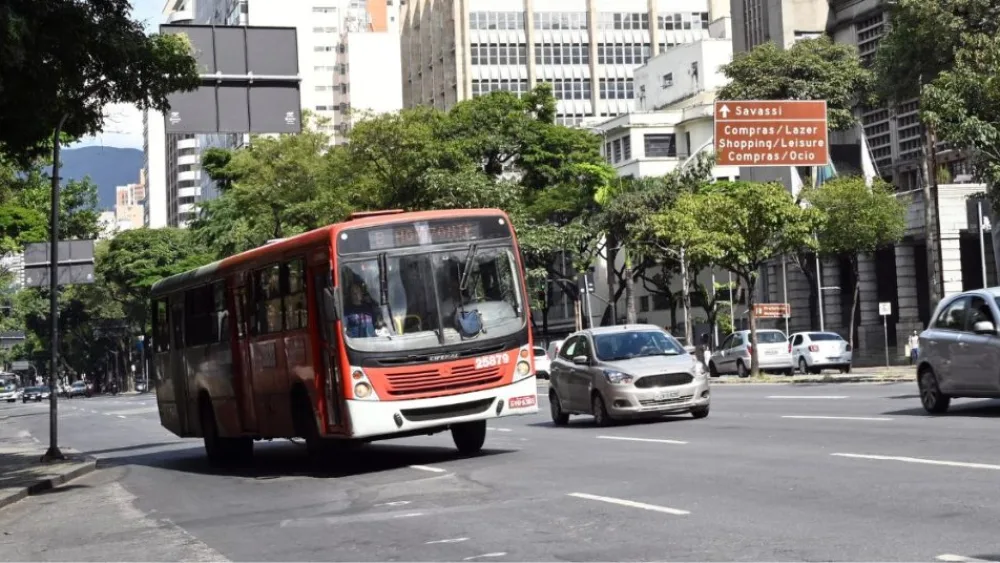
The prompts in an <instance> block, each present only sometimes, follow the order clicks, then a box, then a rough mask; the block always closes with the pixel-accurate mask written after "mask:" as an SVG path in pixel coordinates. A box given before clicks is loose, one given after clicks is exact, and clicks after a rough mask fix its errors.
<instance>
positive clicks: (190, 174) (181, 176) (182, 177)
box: [177, 170, 201, 182]
mask: <svg viewBox="0 0 1000 563" xmlns="http://www.w3.org/2000/svg"><path fill="white" fill-rule="evenodd" d="M177 180H178V181H181V182H184V181H187V180H190V181H195V182H197V181H200V180H201V170H188V171H187V172H179V173H178V174H177Z"/></svg>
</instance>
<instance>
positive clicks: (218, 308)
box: [212, 281, 229, 342]
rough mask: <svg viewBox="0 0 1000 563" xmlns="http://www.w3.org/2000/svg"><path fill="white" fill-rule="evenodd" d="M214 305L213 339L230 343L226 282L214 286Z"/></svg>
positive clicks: (219, 282) (216, 283)
mask: <svg viewBox="0 0 1000 563" xmlns="http://www.w3.org/2000/svg"><path fill="white" fill-rule="evenodd" d="M212 305H214V311H215V318H214V319H213V320H214V321H215V322H214V323H213V325H214V326H213V329H214V330H213V334H212V336H213V338H214V341H215V342H229V310H228V309H227V308H226V282H224V281H218V282H215V283H214V284H212Z"/></svg>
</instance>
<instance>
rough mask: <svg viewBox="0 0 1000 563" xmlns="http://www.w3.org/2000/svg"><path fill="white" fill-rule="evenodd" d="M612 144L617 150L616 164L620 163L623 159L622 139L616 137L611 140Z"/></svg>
mask: <svg viewBox="0 0 1000 563" xmlns="http://www.w3.org/2000/svg"><path fill="white" fill-rule="evenodd" d="M611 146H612V147H613V148H614V151H615V164H618V163H619V162H621V161H622V140H621V139H615V140H614V141H611Z"/></svg>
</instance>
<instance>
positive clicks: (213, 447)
mask: <svg viewBox="0 0 1000 563" xmlns="http://www.w3.org/2000/svg"><path fill="white" fill-rule="evenodd" d="M200 417H201V433H202V435H203V436H204V440H205V454H206V455H207V456H208V462H209V463H211V464H212V465H220V466H221V465H235V464H240V463H245V462H247V461H249V460H250V459H251V458H252V457H253V439H251V438H223V437H221V436H219V426H218V424H216V422H215V411H214V409H212V403H211V401H210V400H209V399H207V398H205V399H202V400H201V413H200Z"/></svg>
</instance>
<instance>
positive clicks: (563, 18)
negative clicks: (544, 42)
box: [533, 12, 587, 30]
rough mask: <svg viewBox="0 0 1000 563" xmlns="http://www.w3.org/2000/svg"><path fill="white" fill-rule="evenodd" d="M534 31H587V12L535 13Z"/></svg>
mask: <svg viewBox="0 0 1000 563" xmlns="http://www.w3.org/2000/svg"><path fill="white" fill-rule="evenodd" d="M533 27H534V28H535V29H580V30H586V29H587V12H535V24H534V26H533Z"/></svg>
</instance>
